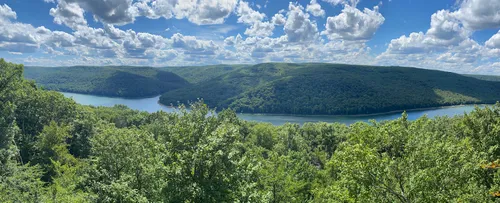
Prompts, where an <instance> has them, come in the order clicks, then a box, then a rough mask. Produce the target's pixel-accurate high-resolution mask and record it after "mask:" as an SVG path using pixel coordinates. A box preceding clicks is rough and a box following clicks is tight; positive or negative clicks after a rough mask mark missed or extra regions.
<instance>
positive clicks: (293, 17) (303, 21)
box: [284, 2, 318, 42]
mask: <svg viewBox="0 0 500 203" xmlns="http://www.w3.org/2000/svg"><path fill="white" fill-rule="evenodd" d="M284 31H285V34H286V36H287V38H288V41H289V42H307V41H313V40H316V39H317V38H318V26H317V25H316V22H313V21H311V20H310V19H309V14H307V13H306V12H304V7H302V6H301V5H299V4H294V3H291V2H290V4H289V6H288V12H287V20H286V22H285V27H284Z"/></svg>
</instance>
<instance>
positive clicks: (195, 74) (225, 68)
mask: <svg viewBox="0 0 500 203" xmlns="http://www.w3.org/2000/svg"><path fill="white" fill-rule="evenodd" d="M248 66H250V65H238V64H236V65H234V64H232V65H229V64H227V65H226V64H221V65H207V66H171V67H163V68H160V69H161V70H166V71H170V72H172V73H175V74H177V75H179V76H181V77H182V78H184V79H186V80H187V81H188V82H190V83H193V84H194V83H200V82H205V81H207V80H210V79H213V78H215V77H218V76H220V75H224V74H226V73H229V72H231V71H234V70H237V69H240V68H244V67H248Z"/></svg>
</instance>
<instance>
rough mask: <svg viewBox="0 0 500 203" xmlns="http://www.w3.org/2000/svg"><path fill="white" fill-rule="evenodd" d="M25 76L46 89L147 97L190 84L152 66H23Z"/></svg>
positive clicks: (173, 74)
mask: <svg viewBox="0 0 500 203" xmlns="http://www.w3.org/2000/svg"><path fill="white" fill-rule="evenodd" d="M24 75H25V78H27V79H32V80H35V81H36V83H37V84H39V85H41V86H42V87H44V88H46V89H49V90H57V91H66V92H74V93H85V94H95V95H103V96H116V97H147V96H156V95H159V94H162V93H164V92H167V91H170V90H174V89H178V88H181V87H184V86H189V85H190V83H189V82H187V81H186V80H185V79H183V78H182V77H180V76H178V75H176V74H175V73H172V72H168V71H163V70H159V69H156V68H151V67H120V66H111V67H98V66H72V67H25V71H24Z"/></svg>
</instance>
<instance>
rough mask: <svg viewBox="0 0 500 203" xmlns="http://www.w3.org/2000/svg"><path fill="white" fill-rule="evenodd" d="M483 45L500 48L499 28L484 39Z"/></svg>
mask: <svg viewBox="0 0 500 203" xmlns="http://www.w3.org/2000/svg"><path fill="white" fill-rule="evenodd" d="M485 45H486V46H487V47H489V48H496V49H500V30H499V31H498V33H496V34H495V35H493V36H491V38H490V39H489V40H488V41H486V43H485Z"/></svg>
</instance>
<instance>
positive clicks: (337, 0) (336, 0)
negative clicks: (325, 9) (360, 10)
mask: <svg viewBox="0 0 500 203" xmlns="http://www.w3.org/2000/svg"><path fill="white" fill-rule="evenodd" d="M323 1H324V2H328V3H330V4H332V5H334V6H336V5H339V4H343V5H350V6H352V7H356V6H357V5H358V3H359V1H360V0H323Z"/></svg>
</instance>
